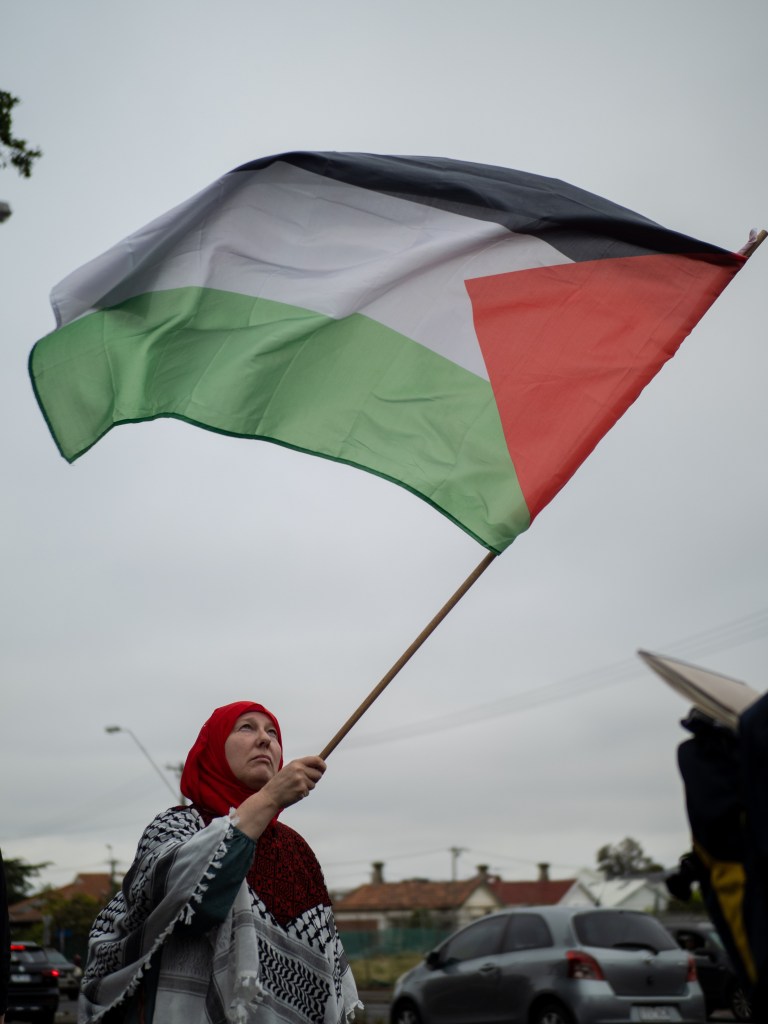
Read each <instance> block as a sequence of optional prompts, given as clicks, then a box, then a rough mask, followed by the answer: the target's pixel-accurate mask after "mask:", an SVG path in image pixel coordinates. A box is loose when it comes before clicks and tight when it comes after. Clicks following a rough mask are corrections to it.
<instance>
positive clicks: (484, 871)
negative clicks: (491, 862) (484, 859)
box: [477, 864, 488, 882]
mask: <svg viewBox="0 0 768 1024" xmlns="http://www.w3.org/2000/svg"><path fill="white" fill-rule="evenodd" d="M477 876H478V878H479V879H480V881H481V882H487V881H488V865H487V864H478V865H477Z"/></svg>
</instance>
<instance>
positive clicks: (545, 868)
mask: <svg viewBox="0 0 768 1024" xmlns="http://www.w3.org/2000/svg"><path fill="white" fill-rule="evenodd" d="M536 867H537V868H538V869H539V878H538V881H539V882H548V881H549V864H546V863H544V864H537V865H536Z"/></svg>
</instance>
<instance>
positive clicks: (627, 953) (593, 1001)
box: [390, 906, 705, 1024]
mask: <svg viewBox="0 0 768 1024" xmlns="http://www.w3.org/2000/svg"><path fill="white" fill-rule="evenodd" d="M390 1019H391V1024H620V1022H622V1021H627V1022H628V1024H629V1022H631V1024H640V1022H644V1021H648V1022H651V1021H652V1022H655V1024H658V1022H669V1024H693V1022H701V1021H703V1020H705V1010H704V997H703V995H702V992H701V988H700V986H699V983H698V981H697V980H696V966H695V963H694V961H693V958H692V957H691V956H689V955H688V954H687V953H686V952H685V951H684V950H681V949H680V947H679V946H678V945H677V943H676V942H675V941H674V940H673V938H672V937H671V935H670V934H669V932H667V931H666V929H665V928H664V927H663V926H662V925H661V924H660V923H659V922H658V921H657V920H656V919H655V918H654V917H651V916H650V915H649V914H643V913H641V912H639V911H629V910H610V909H595V908H584V907H563V906H554V907H526V908H525V909H520V910H504V911H501V912H499V913H495V914H490V915H488V917H483V918H481V919H480V920H479V921H475V922H473V923H472V924H470V925H467V926H466V927H465V928H462V929H461V930H460V931H458V932H455V933H454V934H453V935H452V936H451V937H450V938H448V939H446V940H445V942H444V943H443V944H442V945H441V946H439V947H438V948H437V949H435V950H433V951H432V952H431V953H430V954H429V955H428V956H427V958H426V960H424V961H422V963H420V964H419V965H418V966H417V967H414V968H413V969H412V970H410V971H408V972H407V974H404V975H403V976H402V977H401V978H399V979H398V980H397V983H396V985H395V989H394V992H393V998H392V1006H391V1011H390Z"/></svg>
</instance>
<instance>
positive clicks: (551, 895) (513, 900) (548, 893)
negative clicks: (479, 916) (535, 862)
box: [490, 878, 576, 907]
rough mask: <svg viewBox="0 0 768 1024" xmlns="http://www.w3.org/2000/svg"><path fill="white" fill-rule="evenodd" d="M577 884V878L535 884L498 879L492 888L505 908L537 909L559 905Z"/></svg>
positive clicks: (491, 884)
mask: <svg viewBox="0 0 768 1024" xmlns="http://www.w3.org/2000/svg"><path fill="white" fill-rule="evenodd" d="M575 883H576V879H575V878H562V879H558V880H556V881H553V880H551V879H547V880H546V881H535V882H502V881H501V880H500V879H498V880H496V881H493V882H491V883H490V888H491V890H492V891H493V893H494V895H495V896H496V897H497V899H498V900H499V902H500V903H501V905H502V906H504V907H536V906H553V905H554V904H555V903H559V902H560V900H561V899H562V898H563V896H565V894H566V893H567V892H568V891H569V889H571V888H572V887H573V885H574V884H575Z"/></svg>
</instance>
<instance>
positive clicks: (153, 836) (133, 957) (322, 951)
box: [78, 807, 361, 1024]
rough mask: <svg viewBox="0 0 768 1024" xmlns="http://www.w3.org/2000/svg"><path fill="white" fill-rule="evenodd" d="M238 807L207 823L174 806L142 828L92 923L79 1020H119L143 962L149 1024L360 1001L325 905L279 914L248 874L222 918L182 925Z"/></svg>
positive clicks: (293, 1016)
mask: <svg viewBox="0 0 768 1024" xmlns="http://www.w3.org/2000/svg"><path fill="white" fill-rule="evenodd" d="M233 815H234V812H231V813H230V816H226V817H220V818H214V819H213V820H212V821H210V823H208V824H206V822H205V821H204V819H203V818H202V816H201V815H200V814H199V813H198V811H197V810H196V809H195V808H194V807H176V808H171V809H170V810H168V811H164V812H163V813H162V814H159V815H158V816H157V817H156V818H155V819H154V821H152V823H151V824H150V825H149V827H148V828H147V829H146V831H145V832H144V835H143V836H142V838H141V841H140V843H139V847H138V850H137V854H136V859H135V861H134V863H133V865H132V867H131V869H130V871H129V872H128V874H127V875H126V877H125V881H124V884H123V889H122V890H121V891H120V892H118V893H117V895H116V896H115V897H114V898H113V899H112V900H111V901H110V903H109V904H108V905H107V906H106V907H105V908H104V910H102V912H101V913H100V914H99V916H98V917H97V919H96V921H95V923H94V926H93V928H92V930H91V938H90V944H89V956H88V964H87V967H86V970H85V974H84V977H83V986H82V994H81V997H80V1005H79V1017H78V1020H79V1024H95V1022H96V1021H99V1020H101V1019H102V1018H104V1017H105V1015H108V1016H107V1017H106V1019H107V1020H108V1021H110V1022H112V1021H113V1020H119V1019H120V1016H119V1015H117V1016H115V1011H114V1008H115V1007H118V1006H121V1005H128V1002H129V1001H130V997H132V996H134V995H135V994H136V993H137V991H138V989H139V988H140V986H141V984H142V978H143V977H144V976H145V973H146V972H147V970H148V968H149V966H150V963H151V964H152V968H153V971H157V970H158V965H159V975H158V983H157V990H156V993H155V1004H154V1018H153V1019H154V1021H155V1022H156V1024H198V1022H200V1024H208V1022H210V1024H230V1022H231V1024H249V1022H254V1024H342V1022H344V1021H345V1020H351V1018H352V1017H353V1016H354V1011H355V1009H358V1008H361V1003H360V1002H359V1000H358V997H357V989H356V987H355V983H354V980H353V978H352V973H351V971H350V970H349V964H348V963H347V960H346V956H345V954H344V950H343V948H342V946H341V943H340V941H339V937H338V934H337V932H336V927H335V923H334V919H333V912H332V910H331V907H330V905H326V904H324V903H319V904H318V905H316V906H312V907H310V908H308V909H304V910H302V912H301V913H299V914H297V916H296V917H294V918H293V919H292V920H290V921H287V922H285V921H281V922H278V920H276V918H275V916H274V914H273V913H272V912H271V911H270V910H269V909H268V908H267V906H266V905H265V903H264V902H263V900H262V899H260V897H259V896H258V894H257V893H256V892H254V891H253V889H252V888H250V887H249V885H248V884H247V882H245V881H244V882H243V883H242V884H241V885H240V887H239V889H238V891H237V895H236V897H235V900H234V903H233V905H232V906H231V908H230V909H229V912H228V913H227V916H226V918H225V920H224V922H223V923H222V924H221V925H219V926H216V927H213V928H211V929H210V930H209V931H207V932H204V933H203V934H197V933H195V931H194V930H193V929H189V928H185V927H184V925H185V924H188V923H189V922H190V921H191V920H192V918H193V915H194V913H195V908H196V905H197V904H199V902H200V900H201V899H202V897H203V894H204V893H205V892H206V890H207V888H208V885H209V883H210V881H211V880H212V879H213V878H215V876H216V872H217V870H218V869H219V868H220V866H221V863H222V860H223V858H224V856H225V854H226V852H227V849H228V845H229V843H230V842H231V840H232V836H233V827H234V824H235V823H236V819H234V817H233ZM294 835H295V834H294ZM110 1011H112V1012H110Z"/></svg>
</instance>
